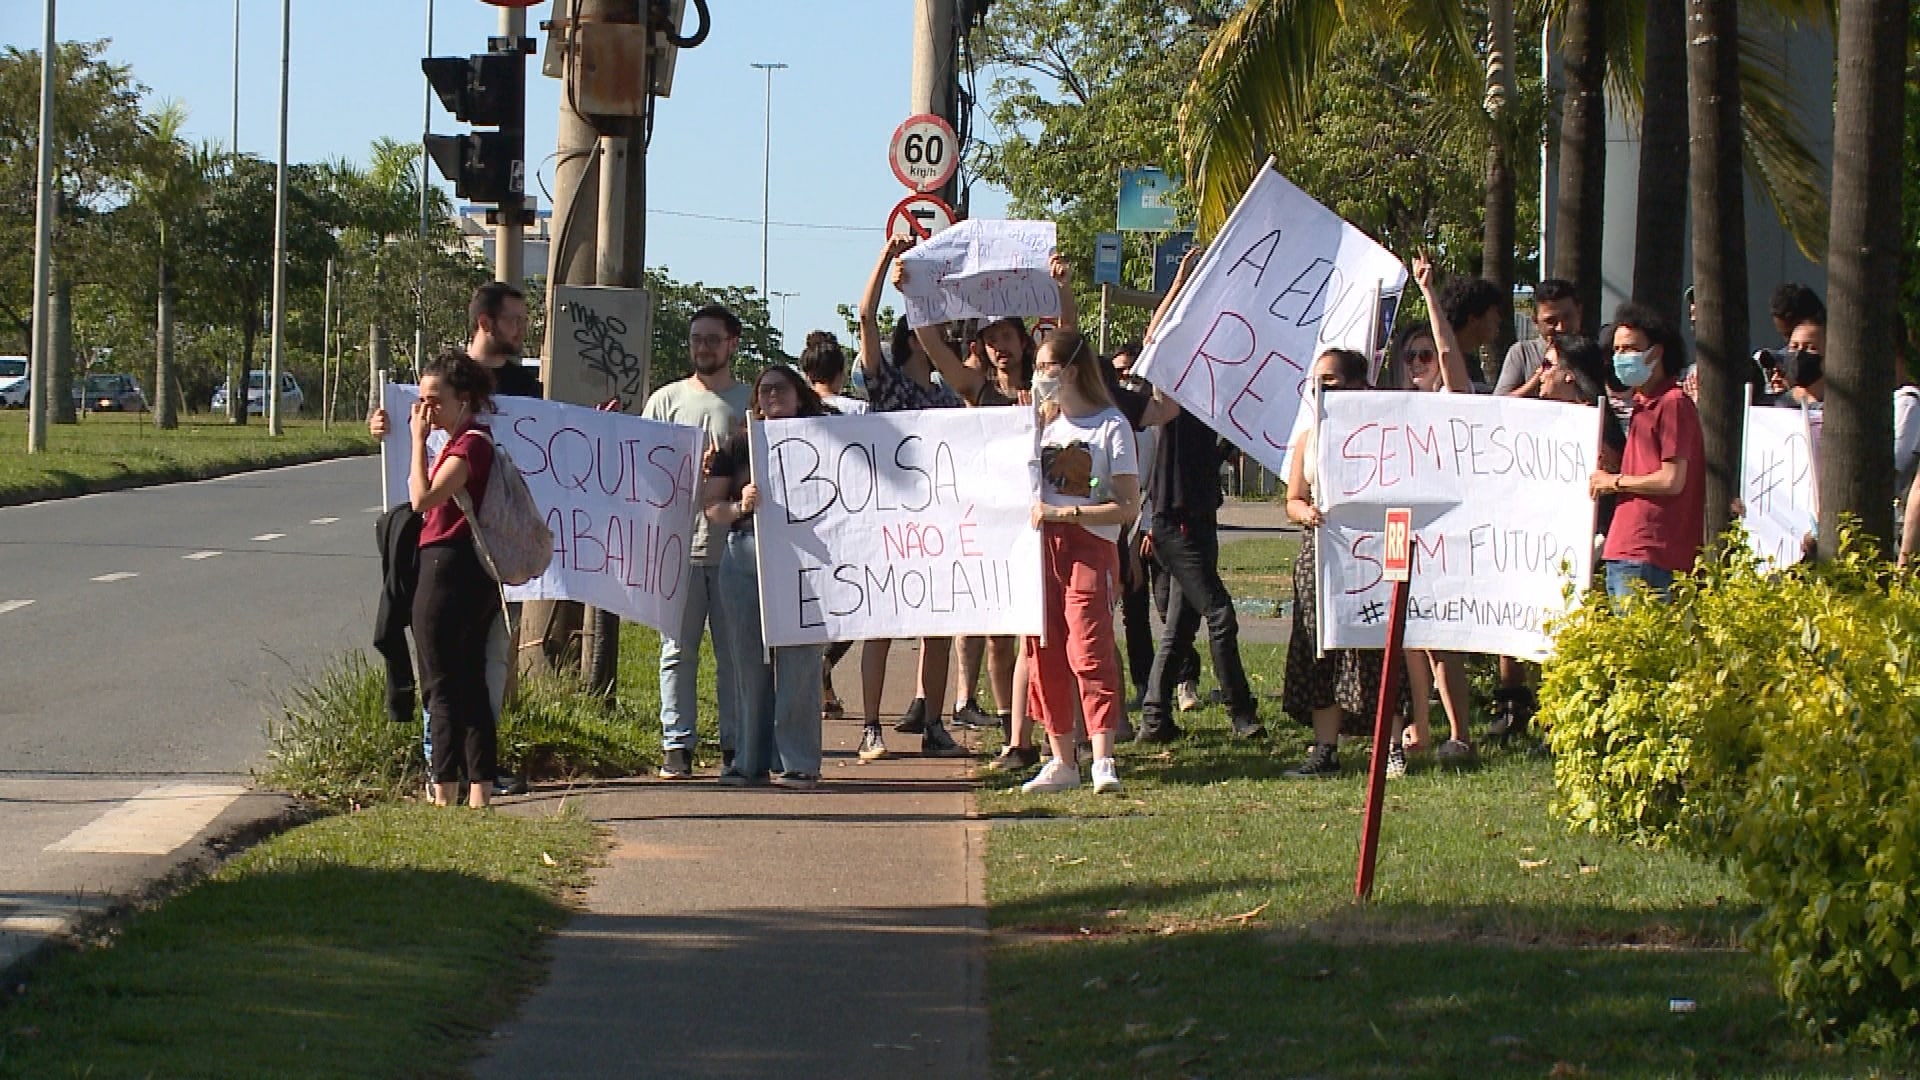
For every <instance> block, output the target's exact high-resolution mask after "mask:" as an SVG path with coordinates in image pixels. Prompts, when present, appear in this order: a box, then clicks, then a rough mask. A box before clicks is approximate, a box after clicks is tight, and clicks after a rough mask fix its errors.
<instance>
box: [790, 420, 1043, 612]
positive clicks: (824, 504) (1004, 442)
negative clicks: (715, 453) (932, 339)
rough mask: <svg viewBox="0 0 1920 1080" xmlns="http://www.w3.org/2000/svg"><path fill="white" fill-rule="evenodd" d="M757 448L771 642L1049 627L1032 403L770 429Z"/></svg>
mask: <svg viewBox="0 0 1920 1080" xmlns="http://www.w3.org/2000/svg"><path fill="white" fill-rule="evenodd" d="M752 453H753V475H754V476H755V477H757V478H759V488H760V493H761V494H760V499H761V503H760V508H759V509H758V510H756V511H755V512H754V518H755V522H754V528H755V529H756V530H757V531H758V533H759V536H758V539H759V545H758V546H759V551H760V605H761V625H762V626H763V627H764V629H765V632H766V640H767V644H769V645H810V644H818V643H821V642H828V641H855V640H860V639H864V638H894V637H921V636H936V637H944V636H947V635H952V634H1030V635H1037V634H1039V633H1040V632H1041V627H1042V624H1043V621H1044V611H1043V607H1042V590H1041V584H1040V534H1039V533H1038V532H1037V531H1035V530H1034V528H1033V527H1032V525H1031V524H1030V522H1029V519H1028V513H1029V511H1030V509H1031V507H1032V506H1033V503H1034V500H1035V498H1036V497H1037V496H1036V495H1035V494H1034V493H1035V492H1036V491H1038V490H1039V488H1038V481H1039V478H1038V475H1037V473H1036V471H1035V470H1036V469H1037V460H1038V455H1037V453H1036V452H1035V432H1034V423H1033V413H1032V412H1031V411H1030V410H1027V409H931V410H927V411H923V412H890V413H867V414H864V415H859V416H836V417H814V418H805V419H798V420H770V421H768V422H766V423H764V424H755V425H753V428H752Z"/></svg>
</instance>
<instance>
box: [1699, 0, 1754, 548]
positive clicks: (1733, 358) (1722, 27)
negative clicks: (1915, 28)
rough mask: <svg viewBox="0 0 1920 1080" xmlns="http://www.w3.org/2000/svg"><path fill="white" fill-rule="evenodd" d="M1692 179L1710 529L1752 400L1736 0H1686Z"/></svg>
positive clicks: (1717, 523) (1736, 483) (1718, 520)
mask: <svg viewBox="0 0 1920 1080" xmlns="http://www.w3.org/2000/svg"><path fill="white" fill-rule="evenodd" d="M1686 33H1687V45H1686V48H1687V85H1688V94H1687V99H1688V124H1687V126H1688V130H1689V132H1690V137H1691V146H1690V147H1689V150H1688V155H1687V157H1688V162H1689V169H1688V183H1689V186H1690V187H1691V188H1692V189H1693V287H1694V303H1695V305H1696V308H1695V316H1694V352H1695V359H1696V362H1697V363H1698V364H1699V367H1700V422H1701V428H1702V431H1703V434H1704V435H1705V438H1706V447H1705V449H1706V455H1707V514H1706V518H1707V520H1706V524H1707V535H1708V536H1709V537H1717V536H1719V535H1720V533H1721V531H1722V530H1724V529H1725V528H1726V527H1727V522H1728V518H1729V516H1730V507H1731V505H1732V503H1733V500H1734V498H1736V497H1737V496H1738V495H1739V494H1740V471H1739V466H1740V440H1741V435H1742V430H1741V429H1742V424H1741V419H1742V416H1743V414H1744V411H1745V407H1746V386H1747V380H1746V378H1745V370H1746V367H1745V365H1746V364H1747V223H1746V196H1745V193H1744V190H1743V188H1742V181H1743V179H1744V177H1743V175H1742V172H1741V168H1740V165H1741V159H1740V150H1741V147H1740V137H1739V132H1740V90H1741V87H1740V16H1739V3H1738V0H1687V30H1686Z"/></svg>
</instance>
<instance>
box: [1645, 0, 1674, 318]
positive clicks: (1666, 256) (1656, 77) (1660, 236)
mask: <svg viewBox="0 0 1920 1080" xmlns="http://www.w3.org/2000/svg"><path fill="white" fill-rule="evenodd" d="M1646 7H1647V14H1646V19H1645V23H1646V26H1645V30H1644V37H1643V39H1642V40H1643V42H1644V44H1643V46H1642V50H1641V55H1642V65H1643V71H1642V79H1641V83H1640V85H1641V94H1640V104H1641V108H1640V180H1639V192H1638V197H1637V198H1636V200H1635V215H1634V230H1633V298H1634V299H1635V300H1637V301H1639V302H1640V303H1642V304H1646V305H1648V306H1649V307H1651V308H1653V309H1654V310H1655V311H1658V312H1659V313H1660V314H1662V315H1664V316H1666V317H1667V318H1668V319H1669V320H1671V321H1672V322H1673V324H1674V325H1675V326H1679V325H1681V322H1680V320H1681V319H1682V318H1683V317H1684V316H1685V315H1686V312H1684V311H1682V310H1680V308H1681V303H1680V301H1681V296H1682V291H1683V289H1684V287H1685V282H1686V260H1685V254H1686V252H1685V249H1684V247H1683V245H1681V244H1680V243H1678V242H1677V240H1678V238H1679V237H1681V236H1684V235H1686V228H1687V173H1686V170H1685V169H1684V168H1682V167H1681V165H1680V163H1681V162H1683V161H1686V160H1687V10H1686V7H1685V6H1684V5H1683V4H1682V3H1681V0H1649V2H1648V3H1647V6H1646Z"/></svg>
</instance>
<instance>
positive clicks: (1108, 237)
mask: <svg viewBox="0 0 1920 1080" xmlns="http://www.w3.org/2000/svg"><path fill="white" fill-rule="evenodd" d="M1123 239H1124V238H1123V237H1122V236H1121V235H1120V234H1119V233H1117V232H1103V233H1100V234H1098V235H1096V236H1095V237H1094V238H1093V283H1094V284H1095V285H1118V284H1120V260H1121V254H1122V252H1123V251H1124V250H1125V249H1124V248H1123V247H1122V245H1121V241H1122V240H1123Z"/></svg>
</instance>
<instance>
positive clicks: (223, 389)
mask: <svg viewBox="0 0 1920 1080" xmlns="http://www.w3.org/2000/svg"><path fill="white" fill-rule="evenodd" d="M266 385H267V373H266V372H264V371H250V372H248V373H247V415H249V416H264V415H265V414H266V411H267V396H266V394H265V393H263V392H262V388H263V387H265V386H266ZM306 403H307V398H306V395H305V394H303V393H301V392H300V383H299V381H298V380H296V379H295V378H294V377H293V375H292V374H291V373H289V372H285V371H283V372H281V373H280V415H281V416H293V415H295V414H297V413H298V412H299V411H300V407H301V406H303V405H305V404H306ZM212 407H213V411H215V412H226V411H227V384H226V383H224V382H223V383H221V384H220V385H219V386H216V387H214V388H213V401H212Z"/></svg>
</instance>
